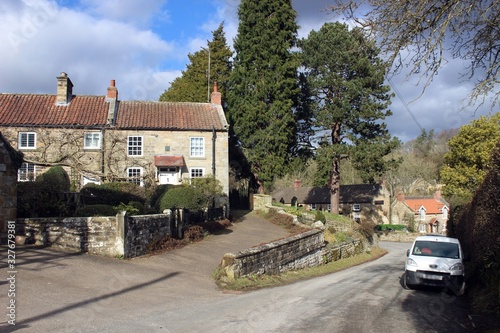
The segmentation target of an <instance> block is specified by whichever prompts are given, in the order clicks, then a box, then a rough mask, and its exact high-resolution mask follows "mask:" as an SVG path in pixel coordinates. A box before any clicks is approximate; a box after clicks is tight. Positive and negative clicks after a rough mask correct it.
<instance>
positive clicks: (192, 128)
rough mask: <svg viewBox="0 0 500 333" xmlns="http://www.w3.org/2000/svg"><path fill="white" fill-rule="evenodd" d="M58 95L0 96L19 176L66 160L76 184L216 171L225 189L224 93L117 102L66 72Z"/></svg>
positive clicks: (185, 178)
mask: <svg viewBox="0 0 500 333" xmlns="http://www.w3.org/2000/svg"><path fill="white" fill-rule="evenodd" d="M56 91H57V93H56V94H55V95H38V94H0V130H1V131H2V132H3V133H4V136H5V138H6V140H7V141H8V142H9V143H10V145H12V147H14V148H15V149H17V150H19V151H21V152H22V153H23V154H24V163H22V165H21V168H20V169H19V172H18V174H17V179H18V180H19V181H28V180H34V179H36V177H37V176H38V175H39V174H40V173H43V172H44V171H46V170H47V169H48V168H49V167H51V166H54V165H60V166H63V167H64V168H65V169H66V171H67V172H68V174H69V176H70V179H71V181H72V183H73V184H74V185H75V188H76V189H79V188H81V187H82V186H83V185H85V184H87V183H91V182H92V183H101V182H110V181H127V182H134V183H136V184H138V185H153V184H181V183H183V182H188V183H189V182H190V180H191V179H193V178H196V177H204V176H207V175H214V176H215V178H216V179H218V180H219V181H220V183H221V185H222V187H223V191H224V193H226V194H228V192H229V147H228V128H229V125H228V123H227V121H226V117H225V115H224V110H223V108H222V105H221V104H222V103H221V94H220V93H219V92H218V91H217V86H216V85H215V86H214V90H213V93H212V95H211V101H210V103H189V102H185V103H174V102H156V101H121V100H119V99H118V89H117V87H116V84H115V81H114V80H111V82H110V85H109V87H108V88H107V92H106V95H104V96H82V95H76V94H74V91H73V83H72V81H71V80H70V78H69V76H68V75H67V74H66V73H61V74H60V75H59V76H58V77H57V89H56Z"/></svg>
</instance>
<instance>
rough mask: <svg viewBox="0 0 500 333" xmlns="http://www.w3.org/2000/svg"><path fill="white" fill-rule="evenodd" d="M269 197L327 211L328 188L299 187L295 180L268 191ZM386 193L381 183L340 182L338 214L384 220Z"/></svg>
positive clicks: (387, 208)
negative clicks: (287, 185) (269, 192)
mask: <svg viewBox="0 0 500 333" xmlns="http://www.w3.org/2000/svg"><path fill="white" fill-rule="evenodd" d="M272 199H273V201H276V202H281V203H282V204H284V205H289V206H302V207H304V208H305V209H306V210H324V211H330V207H331V205H330V188H329V187H326V186H321V187H320V186H317V187H303V186H301V182H300V181H299V180H296V181H295V183H294V186H293V187H289V188H284V189H281V190H279V191H276V192H274V193H272ZM389 202H390V199H389V194H388V192H387V191H386V190H385V189H384V187H383V186H382V185H372V184H359V185H341V186H340V214H343V215H346V216H350V217H351V218H352V219H353V220H356V221H358V222H360V221H363V220H365V221H366V220H370V221H373V222H374V223H377V224H379V223H386V222H387V221H388V219H387V217H386V216H388V210H389Z"/></svg>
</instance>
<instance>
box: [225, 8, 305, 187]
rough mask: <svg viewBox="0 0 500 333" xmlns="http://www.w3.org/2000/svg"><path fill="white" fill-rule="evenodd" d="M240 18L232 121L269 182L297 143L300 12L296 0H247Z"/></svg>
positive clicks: (230, 99) (230, 101) (284, 166)
mask: <svg viewBox="0 0 500 333" xmlns="http://www.w3.org/2000/svg"><path fill="white" fill-rule="evenodd" d="M238 16H239V20H240V23H239V26H238V34H237V36H236V38H235V41H234V49H235V52H236V56H235V59H234V68H233V72H232V74H231V79H230V87H231V89H230V90H229V92H228V106H229V108H228V109H229V121H230V124H231V126H232V129H233V130H234V133H235V135H236V136H237V138H238V144H239V145H240V147H241V149H242V150H243V152H244V153H245V155H246V157H247V159H248V162H249V163H250V165H251V169H252V172H253V173H254V175H256V176H257V177H258V179H259V180H260V182H261V183H260V184H261V185H263V186H268V185H269V184H270V182H271V181H272V179H273V177H274V176H278V177H279V176H282V175H284V174H285V173H286V172H287V167H288V165H289V163H290V160H291V154H292V152H293V151H294V148H295V145H296V133H297V124H296V119H295V115H294V107H295V106H296V104H297V102H296V99H297V96H298V92H299V89H298V83H297V81H298V78H297V68H298V65H299V62H298V59H297V57H296V54H294V53H293V52H292V48H293V47H295V45H296V41H297V28H298V26H297V24H296V21H295V18H296V12H295V11H294V10H293V8H292V5H291V1H290V0H261V1H254V0H242V1H241V3H240V7H239V9H238ZM260 190H263V188H262V187H261V188H260Z"/></svg>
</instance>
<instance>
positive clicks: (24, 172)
mask: <svg viewBox="0 0 500 333" xmlns="http://www.w3.org/2000/svg"><path fill="white" fill-rule="evenodd" d="M30 168H32V170H30ZM30 175H32V177H31V178H30ZM17 180H18V181H20V182H30V181H34V180H36V165H35V164H33V163H23V164H21V167H20V168H19V170H17Z"/></svg>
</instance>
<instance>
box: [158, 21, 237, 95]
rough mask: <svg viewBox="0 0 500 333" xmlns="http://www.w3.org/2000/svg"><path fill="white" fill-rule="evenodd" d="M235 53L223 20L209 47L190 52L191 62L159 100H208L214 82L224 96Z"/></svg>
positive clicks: (213, 34) (213, 33)
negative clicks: (227, 38) (225, 31)
mask: <svg viewBox="0 0 500 333" xmlns="http://www.w3.org/2000/svg"><path fill="white" fill-rule="evenodd" d="M209 50H210V54H209ZM232 55H233V52H232V51H231V50H230V48H229V46H228V45H227V41H226V37H225V34H224V23H221V24H220V25H219V27H218V28H217V30H215V31H213V32H212V41H209V42H208V45H207V48H205V49H202V50H200V51H197V52H195V53H194V54H189V55H188V58H189V61H190V64H188V65H187V66H186V67H187V68H186V70H185V71H183V72H182V76H180V77H178V78H176V79H175V80H174V81H173V82H172V84H171V85H170V88H168V90H166V91H165V92H164V93H163V94H162V95H161V96H160V101H169V102H199V103H206V102H207V101H208V99H209V96H210V93H211V92H212V90H213V83H214V82H217V83H218V87H219V92H221V93H222V99H223V100H224V99H225V96H226V86H227V82H228V80H229V75H230V73H231V62H230V59H231V57H232ZM209 68H210V71H209Z"/></svg>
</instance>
